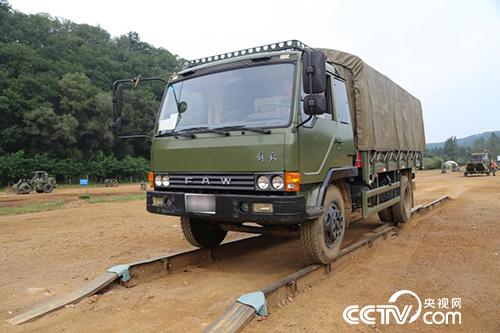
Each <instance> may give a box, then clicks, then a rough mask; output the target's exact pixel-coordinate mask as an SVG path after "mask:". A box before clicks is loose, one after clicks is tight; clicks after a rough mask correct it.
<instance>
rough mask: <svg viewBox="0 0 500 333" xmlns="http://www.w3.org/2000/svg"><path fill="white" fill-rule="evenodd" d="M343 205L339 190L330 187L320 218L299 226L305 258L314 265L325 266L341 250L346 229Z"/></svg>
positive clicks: (335, 187) (333, 186)
mask: <svg viewBox="0 0 500 333" xmlns="http://www.w3.org/2000/svg"><path fill="white" fill-rule="evenodd" d="M344 214H345V204H344V200H343V198H342V194H341V192H340V190H339V188H338V187H337V186H335V185H330V187H329V188H328V190H327V193H326V196H325V203H324V211H323V214H321V216H320V217H318V218H317V219H314V220H310V221H305V222H304V223H302V224H301V225H300V238H301V240H302V244H303V246H304V250H305V253H306V255H307V257H308V258H309V259H310V260H311V261H312V262H314V263H321V264H327V263H329V262H331V261H332V260H334V259H335V258H336V257H337V256H338V254H339V252H340V249H341V246H342V241H343V239H344V233H345V229H346V220H345V215H344Z"/></svg>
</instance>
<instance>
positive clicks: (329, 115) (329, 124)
mask: <svg viewBox="0 0 500 333" xmlns="http://www.w3.org/2000/svg"><path fill="white" fill-rule="evenodd" d="M342 88H343V89H344V92H343V93H342V91H341V89H342ZM325 94H326V99H327V112H326V113H324V114H322V115H319V116H315V117H313V118H312V119H311V120H310V121H309V122H308V123H307V124H305V125H304V126H303V127H301V128H300V130H299V157H300V171H301V173H302V182H303V183H306V184H307V183H317V182H320V181H322V180H323V179H324V177H325V176H326V173H327V172H328V170H329V169H330V168H332V167H343V166H351V165H352V155H354V141H353V134H352V125H351V123H350V113H349V105H348V102H347V93H346V91H345V83H344V82H343V81H342V80H340V79H339V78H336V77H335V76H334V75H333V74H331V73H327V89H326V92H325ZM346 110H347V114H345V111H346ZM301 117H302V120H305V119H307V117H308V116H307V115H306V114H305V113H304V112H303V110H302V112H301Z"/></svg>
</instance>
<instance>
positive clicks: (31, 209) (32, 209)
mask: <svg viewBox="0 0 500 333" xmlns="http://www.w3.org/2000/svg"><path fill="white" fill-rule="evenodd" d="M62 206H64V200H56V201H49V202H44V203H33V204H27V205H23V206H18V207H0V216H3V215H18V214H27V213H36V212H41V211H46V210H53V209H58V208H61V207H62Z"/></svg>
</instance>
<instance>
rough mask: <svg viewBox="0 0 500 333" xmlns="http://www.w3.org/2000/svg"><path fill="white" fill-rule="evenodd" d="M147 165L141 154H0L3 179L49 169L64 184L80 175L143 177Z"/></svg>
mask: <svg viewBox="0 0 500 333" xmlns="http://www.w3.org/2000/svg"><path fill="white" fill-rule="evenodd" d="M148 169H149V166H148V162H147V160H145V159H144V158H142V157H131V156H126V157H124V158H123V159H121V160H118V159H117V158H116V157H114V156H112V155H104V154H102V153H99V154H97V155H96V156H94V157H93V158H92V159H88V160H84V159H80V160H78V159H72V158H65V159H61V158H56V157H50V156H48V155H47V154H42V155H40V154H35V155H33V156H27V155H26V154H25V153H24V152H23V151H18V152H17V153H13V154H7V155H4V156H0V174H1V175H2V176H3V177H4V178H5V179H10V180H13V179H15V180H18V179H20V178H26V177H28V176H29V175H30V173H31V171H35V170H50V173H51V174H50V175H51V176H55V177H56V178H58V179H64V180H65V182H66V183H78V179H79V178H81V177H84V178H89V179H90V180H91V181H92V182H103V180H104V179H106V178H114V177H117V175H119V176H121V179H122V180H130V179H132V180H134V181H142V180H145V179H146V174H147V172H148Z"/></svg>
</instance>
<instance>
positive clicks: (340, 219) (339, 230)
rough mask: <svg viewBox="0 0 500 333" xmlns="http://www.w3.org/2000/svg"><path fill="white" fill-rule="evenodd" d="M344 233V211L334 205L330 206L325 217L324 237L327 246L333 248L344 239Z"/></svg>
mask: <svg viewBox="0 0 500 333" xmlns="http://www.w3.org/2000/svg"><path fill="white" fill-rule="evenodd" d="M343 233H344V216H343V214H342V211H341V210H340V209H339V208H338V207H337V206H336V205H335V204H334V203H332V204H330V206H328V209H327V211H326V214H325V215H324V217H323V236H324V238H325V244H326V246H328V247H329V248H332V247H334V246H335V245H336V243H337V242H338V241H339V240H340V239H341V238H342V235H343Z"/></svg>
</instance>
